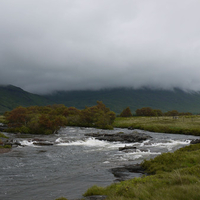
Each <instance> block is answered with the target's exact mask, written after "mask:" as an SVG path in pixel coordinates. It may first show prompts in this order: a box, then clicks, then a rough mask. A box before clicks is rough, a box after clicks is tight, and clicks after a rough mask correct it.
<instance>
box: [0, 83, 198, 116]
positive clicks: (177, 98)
mask: <svg viewBox="0 0 200 200" xmlns="http://www.w3.org/2000/svg"><path fill="white" fill-rule="evenodd" d="M97 101H103V103H104V104H105V105H106V106H107V107H109V108H110V109H111V110H112V111H114V112H116V114H120V113H121V112H122V110H123V109H124V108H126V107H127V106H129V107H130V109H131V111H132V113H133V114H134V112H135V110H136V109H138V108H142V107H151V108H153V109H161V110H162V111H163V112H166V111H169V110H177V111H179V112H192V113H194V114H198V113H200V93H199V92H185V91H183V90H180V89H174V90H153V89H149V88H142V89H131V88H115V89H102V90H80V91H56V92H54V93H52V94H49V95H36V94H32V93H29V92H26V91H24V90H22V89H21V88H19V87H16V86H13V85H8V86H0V113H4V112H5V111H9V110H12V109H13V108H15V107H17V106H24V107H27V106H31V105H39V106H44V105H52V104H64V105H66V106H67V107H76V108H78V109H84V108H85V106H88V107H90V106H94V105H96V102H97Z"/></svg>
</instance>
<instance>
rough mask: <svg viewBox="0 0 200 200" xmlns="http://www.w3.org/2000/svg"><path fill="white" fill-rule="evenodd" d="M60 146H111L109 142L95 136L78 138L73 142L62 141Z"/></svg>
mask: <svg viewBox="0 0 200 200" xmlns="http://www.w3.org/2000/svg"><path fill="white" fill-rule="evenodd" d="M57 145H59V146H88V147H105V146H110V143H109V142H106V141H101V140H97V139H95V138H87V139H85V140H77V141H72V142H63V143H62V142H61V143H60V144H57Z"/></svg>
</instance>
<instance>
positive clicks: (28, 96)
mask: <svg viewBox="0 0 200 200" xmlns="http://www.w3.org/2000/svg"><path fill="white" fill-rule="evenodd" d="M49 104H53V102H52V101H51V100H48V99H46V98H45V97H43V96H40V95H36V94H32V93H29V92H26V91H24V90H22V89H21V88H19V87H15V86H13V85H8V86H0V113H1V114H2V113H4V112H5V111H8V110H12V109H13V108H15V107H17V106H24V107H26V106H31V105H40V106H44V105H49Z"/></svg>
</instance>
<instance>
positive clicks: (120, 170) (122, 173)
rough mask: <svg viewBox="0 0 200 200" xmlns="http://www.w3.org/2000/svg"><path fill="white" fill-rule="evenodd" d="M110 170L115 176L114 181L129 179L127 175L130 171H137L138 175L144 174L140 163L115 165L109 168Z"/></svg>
mask: <svg viewBox="0 0 200 200" xmlns="http://www.w3.org/2000/svg"><path fill="white" fill-rule="evenodd" d="M110 171H111V173H112V174H113V175H114V176H115V177H116V178H117V179H116V181H124V180H127V179H129V178H128V175H130V173H137V174H138V175H143V174H145V171H144V169H143V168H142V167H141V165H140V164H135V165H125V166H122V167H116V168H112V169H110Z"/></svg>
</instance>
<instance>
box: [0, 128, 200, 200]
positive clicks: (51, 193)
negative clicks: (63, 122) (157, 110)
mask: <svg viewBox="0 0 200 200" xmlns="http://www.w3.org/2000/svg"><path fill="white" fill-rule="evenodd" d="M132 131H133V130H128V129H119V128H116V129H114V130H101V129H95V128H79V127H66V128H62V129H61V130H60V131H59V133H58V134H55V135H50V136H38V135H25V136H24V135H20V136H16V135H14V134H7V135H8V136H9V137H12V138H16V137H18V138H16V139H17V140H18V141H19V142H20V143H21V145H22V146H18V147H14V148H13V149H12V150H11V151H10V152H9V153H5V154H0V199H4V200H22V199H23V200H36V199H37V200H44V199H45V200H53V199H56V198H58V197H61V196H64V197H66V198H69V199H74V198H81V197H82V194H83V193H84V192H85V191H86V190H87V189H88V188H89V187H91V186H93V185H99V186H107V185H109V184H111V183H113V182H115V181H116V179H117V177H115V176H114V175H113V174H112V173H111V169H112V168H117V167H122V166H124V165H130V164H137V163H141V162H142V161H143V160H144V159H150V158H153V157H155V156H157V155H159V154H161V153H164V152H173V151H175V150H176V149H178V148H181V147H183V146H186V145H189V143H190V141H191V140H192V139H197V138H199V137H195V136H190V135H177V134H163V133H152V132H147V131H141V130H137V131H138V132H142V133H146V134H148V135H150V136H151V137H152V139H150V140H147V141H144V142H142V143H129V144H127V143H126V145H127V146H129V145H130V146H132V145H135V146H136V147H137V150H136V151H134V152H128V153H126V152H123V151H119V147H124V146H125V144H124V143H120V142H107V141H100V140H97V139H94V138H91V137H85V136H84V134H85V133H96V132H99V133H104V132H105V133H117V132H125V133H131V132H132ZM32 138H39V139H44V140H47V141H49V142H52V143H53V145H51V146H39V145H35V144H33V140H32ZM136 176H141V174H134V173H128V174H126V178H133V177H136Z"/></svg>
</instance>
